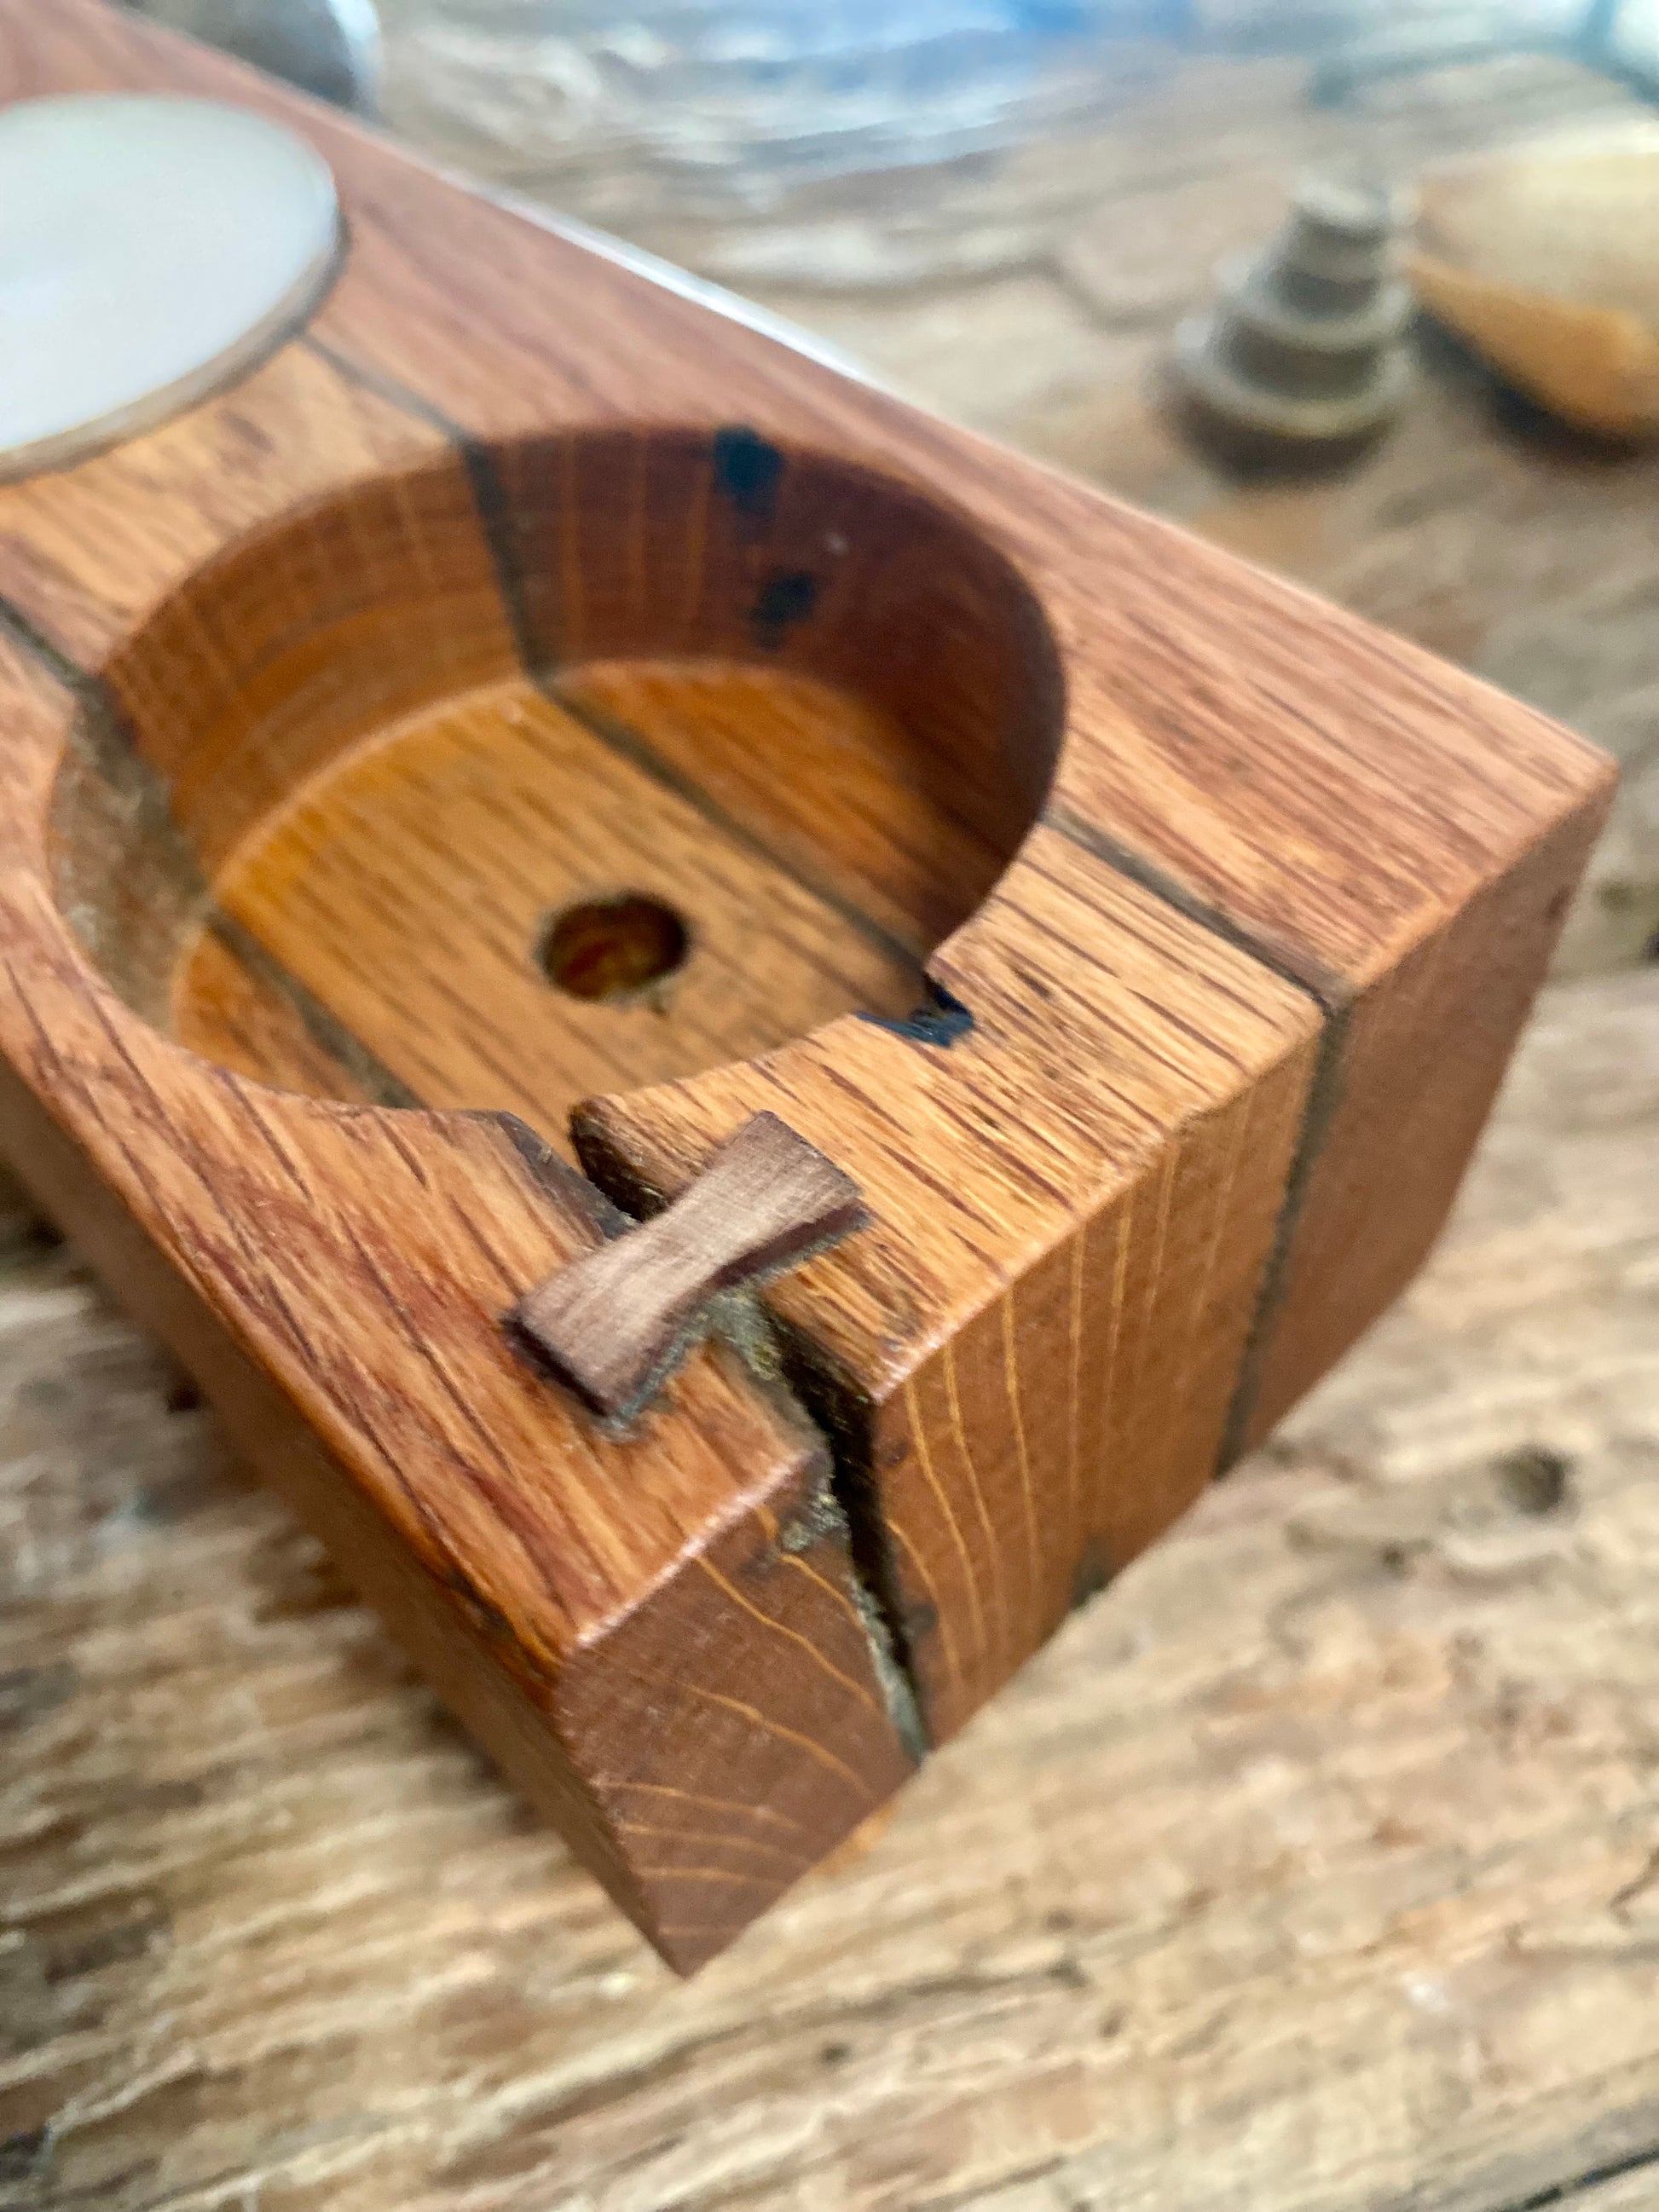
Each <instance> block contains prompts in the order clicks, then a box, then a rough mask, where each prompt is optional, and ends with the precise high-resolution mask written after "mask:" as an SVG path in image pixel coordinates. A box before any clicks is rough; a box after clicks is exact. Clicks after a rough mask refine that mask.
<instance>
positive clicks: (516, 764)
mask: <svg viewBox="0 0 1659 2212" xmlns="http://www.w3.org/2000/svg"><path fill="white" fill-rule="evenodd" d="M106 674H107V679H108V684H109V687H110V690H111V692H112V696H113V698H114V700H115V701H116V702H118V715H117V716H116V718H115V719H114V721H113V723H112V726H110V727H107V728H102V729H100V728H97V727H94V726H93V724H92V723H91V722H90V721H88V722H87V723H85V724H83V726H82V730H81V732H80V733H79V737H78V739H77V742H76V745H75V746H74V747H72V748H71V750H70V754H69V756H68V757H67V758H66V760H65V763H64V769H63V771H62V774H61V775H60V777H59V781H58V792H57V797H56V821H55V850H56V854H57V864H58V896H59V898H60V901H61V902H62V904H63V906H64V911H65V912H66V913H67V914H68V915H70V917H71V918H72V920H73V921H75V924H76V927H77V928H78V929H79V930H80V932H81V933H82V938H83V939H84V940H85V941H86V943H87V944H88V946H89V947H90V948H91V949H92V951H94V957H96V958H97V959H98V961H99V962H100V964H101V965H102V967H103V968H104V969H105V971H106V974H108V975H110V976H111V978H112V981H115V983H116V984H117V987H118V988H120V989H121V990H122V992H123V993H124V994H125V996H126V998H127V999H128V1000H129V1002H130V1003H131V1004H133V1005H135V1006H138V1007H140V1008H141V1009H142V1010H143V1012H145V1013H146V1014H147V1015H148V1016H149V1018H150V1019H151V1020H153V1021H155V1022H156V1023H157V1024H160V1025H161V1026H163V1027H165V1028H167V1029H168V1030H170V1031H171V1032H172V1033H173V1035H174V1036H177V1037H179V1039H180V1040H181V1041H182V1042H185V1043H187V1044H189V1045H190V1046H191V1048H194V1049H195V1050H197V1051H198V1052H201V1053H203V1054H205V1055H207V1056H208V1057H210V1058H211V1059H213V1060H218V1061H220V1062H222V1063H223V1064H225V1065H228V1066H234V1067H237V1068H239V1069H241V1070H242V1071H243V1072H245V1073H249V1074H252V1075H256V1076H258V1077H259V1078H260V1079H263V1080H264V1081H266V1082H270V1083H272V1084H276V1085H279V1086H282V1087H286V1088H291V1089H301V1090H311V1091H322V1092H327V1093H331V1094H335V1095H339V1096H344V1097H364V1096H368V1097H381V1098H384V1099H387V1100H396V1101H402V1102H404V1103H408V1102H409V1101H410V1100H419V1101H421V1102H422V1103H426V1104H428V1105H433V1106H439V1105H443V1106H468V1107H495V1108H500V1107H505V1108H508V1109H512V1110H513V1111H514V1112H516V1113H518V1114H520V1115H522V1116H523V1117H524V1118H525V1119H526V1121H529V1122H531V1123H532V1125H533V1126H534V1127H537V1128H538V1129H540V1130H541V1131H542V1132H544V1133H545V1134H546V1135H547V1136H548V1137H549V1138H550V1139H551V1140H553V1141H554V1142H556V1143H561V1144H562V1143H564V1142H566V1141H567V1137H566V1124H567V1121H568V1115H569V1112H570V1109H571V1108H572V1107H573V1106H574V1104H575V1103H577V1102H578V1101H579V1100H580V1099H581V1098H583V1097H588V1096H591V1095H592V1094H595V1093H599V1092H605V1091H625V1090H629V1089H632V1088H635V1087H636V1086H638V1085H644V1084H649V1083H654V1082H661V1081H665V1080H668V1079H674V1078H678V1077H681V1076H685V1075H689V1074H692V1073H697V1072H699V1071H700V1070H702V1069H704V1068H707V1067H710V1066H717V1065H720V1063H722V1062H725V1061H728V1060H738V1059H748V1058H751V1057H753V1056H754V1055H755V1054H759V1053H763V1052H766V1051H769V1050H770V1049H772V1048H775V1047H776V1046H778V1045H780V1044H782V1043H784V1042H787V1041H788V1040H789V1039H791V1038H793V1037H796V1036H802V1035H805V1034H806V1033H808V1032H810V1031H811V1030H816V1029H817V1028H819V1027H821V1026H822V1025H823V1024H824V1023H825V1022H828V1021H829V1020H831V1019H833V1018H835V1017H836V1016H837V1015H840V1014H844V1013H848V1012H862V1013H867V1014H871V1015H873V1016H875V1017H877V1018H890V1019H902V1018H904V1017H905V1016H907V1015H908V1014H909V1013H911V1012H914V1011H915V1008H916V1007H917V1006H918V1005H919V1004H921V1003H922V1002H923V1001H924V1000H925V999H926V995H927V985H926V980H925V976H924V973H923V964H924V963H925V961H926V959H927V955H928V954H929V952H930V951H932V950H933V946H934V945H937V944H938V943H939V941H940V939H942V938H944V937H945V936H946V935H947V934H949V933H950V932H951V931H952V930H954V929H955V928H956V927H957V926H958V925H959V924H960V923H962V922H963V921H965V920H966V919H967V918H968V917H969V915H972V914H973V913H974V912H975V909H976V908H978V907H979V906H980V904H981V902H983V900H984V898H985V896H986V895H987V892H988V891H989V890H991V888H992V886H993V885H994V884H995V882H996V881H997V879H998V878H999V877H1000V875H1001V873H1002V872H1003V871H1004V869H1005V868H1006V866H1007V864H1008V862H1009V860H1010V859H1011V858H1012V854H1014V852H1015V850H1016V848H1018V845H1019V843H1020V842H1021V840H1022V839H1023V838H1024V835H1025V833H1026V831H1027V829H1029V828H1030V824H1031V823H1032V822H1033V820H1034V819H1035V818H1036V814H1037V813H1038V811H1040V809H1041V807H1042V802H1043V799H1044V796H1045V794H1046V792H1047V789H1048V781H1049V777H1050V775H1051V774H1052V770H1053V767H1054V757H1055V753H1056V750H1057V746H1058V742H1059V733H1060V723H1061V719H1062V712H1061V710H1062V702H1061V695H1060V674H1059V668H1058V662H1057V657H1056V654H1055V652H1054V646H1053V643H1052V641H1051V640H1050V637H1049V634H1048V626H1047V624H1046V623H1045V621H1044V618H1043V617H1042V611H1041V610H1040V609H1039V607H1038V606H1037V604H1036V600H1035V599H1034V598H1033V596H1032V594H1031V592H1030V590H1029V589H1028V587H1027V586H1025V584H1024V581H1023V580H1022V579H1021V578H1020V576H1019V575H1018V572H1017V571H1016V570H1015V569H1014V568H1013V567H1012V564H1011V563H1010V562H1008V561H1007V560H1006V558H1005V557H1004V556H1003V555H1002V554H1001V553H1000V551H998V550H996V549H995V548H994V546H992V545H991V544H987V542H986V541H985V539H984V538H981V536H980V535H979V534H978V533H977V532H976V531H975V528H974V527H973V526H971V525H969V523H968V522H967V521H966V520H964V519H963V518H962V517H961V516H959V515H958V514H957V513H955V512H954V511H953V510H952V509H951V508H950V507H947V506H945V505H944V504H942V503H941V502H939V501H934V500H933V499H932V498H930V497H928V496H927V495H924V494H922V493H921V492H920V491H918V490H916V489H913V488H911V487H910V486H909V485H908V484H905V483H901V482H898V481H897V480H896V479H892V478H890V477H885V476H883V475H880V474H878V473H877V472H875V471H871V470H869V469H866V468H864V467H861V466H855V465H851V464H848V463H845V462H842V461H838V460H836V459H833V458H831V457H829V456H827V455H824V454H822V453H815V452H803V451H795V450H789V451H784V450H781V449H779V448H777V447H773V446H771V445H769V444H768V443H767V442H766V441H764V440H763V439H761V438H759V437H757V435H755V434H753V433H752V432H750V431H739V430H727V431H713V432H711V431H707V430H678V429H653V430H648V431H645V430H641V431H635V430H617V431H592V432H587V433H581V434H576V435H568V436H561V437H550V438H547V439H537V440H530V441H525V442H523V443H521V444H517V445H513V446H510V447H501V448H498V449H495V451H493V452H491V453H488V454H487V455H485V456H484V457H483V466H482V469H475V470H474V471H472V472H471V473H469V471H467V470H465V469H464V468H463V467H462V466H461V465H460V464H459V462H455V463H453V464H452V463H449V462H439V463H435V464H432V465H428V466H425V467H422V468H421V469H418V470H416V471H411V472H410V473H409V474H407V475H404V476H401V477H397V478H395V479H384V480H377V481H373V482H369V483H365V484H362V485H360V486H358V487H356V488H355V489H352V490H351V491H349V493H346V494H343V495H340V496H339V497H337V498H335V499H332V500H330V501H325V503H323V504H321V505H320V506H317V507H313V508H311V509H309V510H308V511H307V512H306V513H302V514H298V515H295V516H294V517H292V518H291V519H289V520H285V521H283V523H282V524H280V525H278V526H275V527H273V528H270V529H267V530H264V531H263V532H259V533H258V535H257V536H256V537H254V538H251V539H249V540H247V541H246V542H244V543H242V544H238V545H236V546H234V547H233V548H231V549H230V550H229V551H228V552H227V553H226V554H224V555H222V556H221V557H220V558H219V559H218V560H217V561H216V562H214V563H213V564H212V565H211V566H210V568H207V569H205V570H204V571H203V572H201V573H199V574H197V575H196V576H194V577H193V578H191V580H190V581H189V583H188V585H187V586H185V588H184V589H182V590H181V591H180V592H179V593H178V594H177V595H176V597H175V598H174V599H173V600H171V601H169V602H168V603H167V605H164V606H163V607H162V608H161V611H159V612H158V613H157V614H156V615H155V617H153V619H151V620H150V621H149V623H147V624H146V625H145V626H144V627H143V629H141V630H140V631H139V632H138V633H137V635H135V636H134V637H132V638H131V640H130V641H128V642H127V644H126V645H125V646H124V647H122V649H121V650H120V651H119V653H118V654H117V656H116V658H115V659H114V661H113V662H112V665H111V666H110V667H109V669H108V670H107V671H106ZM623 894H626V897H625V898H624V897H623ZM584 911H586V920H585V921H582V922H581V923H580V924H579V923H577V922H575V921H573V920H572V917H573V916H578V917H580V916H582V915H584ZM596 915H598V916H599V917H601V918H604V917H605V916H606V915H608V916H609V920H610V922H611V924H615V923H616V922H617V919H618V916H619V915H621V916H623V917H624V918H626V919H628V920H629V921H630V925H631V923H632V922H639V923H640V924H641V930H642V932H643V934H642V935H640V936H638V937H636V938H635V939H634V940H633V941H632V942H631V945H630V946H629V947H624V948H620V949H619V948H617V947H615V946H613V947H611V953H615V954H616V955H617V959H618V960H619V961H620V962H621V964H620V965H616V964H613V965H611V966H609V967H607V965H606V961H607V959H608V958H609V957H611V956H610V954H608V953H607V952H606V951H605V948H604V947H602V946H601V947H599V948H598V950H597V951H596V948H595V944H594V941H593V940H592V939H591V938H590V939H587V940H586V941H585V945H584V946H583V947H582V948H579V957H577V959H576V965H575V970H574V972H575V973H576V974H577V975H578V981H579V985H580V984H590V985H591V984H594V983H597V984H598V985H599V987H593V988H588V987H573V986H572V985H570V984H568V983H567V984H566V987H563V988H550V966H549V964H547V963H549V962H550V959H552V957H554V955H555V953H556V950H557V947H556V943H555V940H556V939H557V936H558V932H559V931H560V930H561V929H563V928H566V927H567V926H568V927H571V928H574V929H579V928H580V927H587V928H590V929H591V928H592V926H593V918H594V916H596ZM653 917H654V919H653ZM664 917H666V920H665V921H664V919H663V918H664ZM550 918H551V925H550ZM647 919H650V920H651V921H652V930H654V931H655V932H656V934H655V935H654V936H653V935H652V931H651V930H644V922H645V921H646V920H647ZM550 926H551V927H552V928H553V937H552V938H550V934H549V931H550ZM647 937H648V938H650V942H648V943H647V942H646V941H645V939H646V938H647ZM564 949H565V950H568V949H569V947H568V946H566V947H565V948H564ZM561 957H562V956H561ZM629 959H631V960H633V961H634V962H635V969H629V970H628V972H627V974H624V972H623V970H624V969H625V968H626V965H627V962H628V960H629ZM641 963H642V964H641ZM647 969H651V970H652V972H651V973H650V974H647V973H646V972H645V971H646V970H647ZM555 980H560V979H558V978H557V977H556V976H555Z"/></svg>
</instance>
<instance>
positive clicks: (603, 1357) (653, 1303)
mask: <svg viewBox="0 0 1659 2212" xmlns="http://www.w3.org/2000/svg"><path fill="white" fill-rule="evenodd" d="M868 1218H869V1217H868V1215H867V1214H866V1212H865V1210H864V1207H863V1205H862V1203H861V1202H860V1198H859V1189H858V1185H857V1184H856V1183H855V1182H854V1181H853V1179H852V1177H851V1176H847V1175H843V1174H842V1171H841V1170H840V1169H839V1168H838V1167H836V1164H835V1163H834V1162H833V1161H832V1160H827V1159H825V1158H824V1156H823V1153H822V1152H819V1151H818V1149H817V1146H814V1145H809V1144H808V1143H807V1141H806V1139H805V1138H804V1137H798V1136H797V1135H796V1134H795V1132H794V1131H793V1129H792V1128H790V1127H788V1126H787V1124H786V1123H785V1122H782V1121H779V1119H778V1117H777V1115H775V1114H757V1115H755V1117H754V1119H753V1120H752V1121H749V1122H746V1123H745V1124H744V1127H742V1128H741V1129H739V1130H738V1133H737V1135H736V1136H735V1137H733V1138H732V1140H731V1142H730V1143H729V1144H726V1145H724V1146H721V1148H720V1151H719V1152H717V1153H716V1154H715V1155H714V1158H713V1160H711V1161H710V1163H709V1164H708V1167H707V1168H706V1169H705V1170H703V1172H702V1175H700V1176H698V1177H697V1179H696V1182H694V1183H692V1184H690V1186H689V1187H688V1188H686V1189H685V1190H684V1192H683V1193H682V1194H681V1195H680V1196H679V1197H678V1199H676V1200H675V1201H674V1203H673V1205H672V1206H669V1207H668V1208H667V1210H666V1211H665V1212H662V1213H659V1214H658V1215H656V1216H655V1217H654V1218H653V1219H652V1220H650V1221H647V1222H643V1223H641V1225H640V1226H639V1227H638V1228H636V1229H630V1230H629V1231H627V1232H626V1233H625V1234H624V1235H623V1236H621V1237H617V1238H616V1239H615V1240H614V1241H613V1242H612V1243H608V1244H602V1245H601V1246H600V1247H599V1249H598V1250H597V1251H596V1252H590V1253H588V1254H587V1255H586V1256H585V1257H584V1258H582V1259H580V1260H573V1261H571V1262H570V1264H569V1265H568V1267H561V1268H560V1269H559V1270H558V1272H557V1273H556V1274H553V1275H550V1276H549V1277H548V1279H547V1280H546V1281H545V1282H544V1283H543V1284H542V1285H540V1286H539V1287H538V1289H536V1290H533V1291H530V1292H529V1293H528V1294H527V1295H526V1297H523V1298H522V1299H520V1302H519V1304H518V1305H517V1306H515V1307H514V1309H513V1313H512V1315H511V1316H510V1326H511V1327H512V1328H513V1331H514V1333H515V1334H517V1335H518V1336H519V1337H520V1339H521V1340H523V1341H524V1342H525V1343H526V1345H527V1346H529V1347H530V1348H531V1349H532V1351H533V1352H534V1353H535V1355H536V1357H537V1358H538V1359H539V1360H540V1361H541V1362H542V1363H543V1364H544V1365H545V1366H547V1367H548V1368H550V1370H552V1372H553V1373H554V1374H555V1375H556V1376H557V1377H558V1378H559V1380H560V1381H561V1382H562V1383H568V1386H569V1387H570V1389H573V1390H574V1392H575V1393H576V1395H577V1396H578V1397H579V1398H580V1399H581V1401H582V1402H583V1403H584V1404H585V1405H586V1406H588V1407H592V1410H593V1412H595V1413H603V1414H606V1415H608V1416H610V1417H611V1419H626V1418H627V1417H628V1416H629V1414H630V1413H637V1412H638V1411H639V1409H640V1407H641V1406H642V1405H643V1404H644V1403H645V1401H646V1400H647V1398H648V1397H649V1396H650V1395H651V1394H652V1392H653V1390H655V1389H657V1388H658V1387H659V1384H660V1383H662V1382H663V1381H664V1380H665V1377H666V1376H667V1374H668V1372H669V1370H671V1367H672V1366H673V1365H674V1364H675V1363H676V1361H677V1360H678V1358H681V1357H683V1356H684V1353H685V1352H687V1351H689V1350H690V1346H691V1345H692V1344H693V1343H694V1342H695V1341H696V1337H697V1334H698V1333H699V1329H700V1326H701V1325H702V1322H703V1321H704V1319H705V1318H706V1316H707V1312H708V1305H709V1302H710V1301H711V1299H713V1298H714V1297H717V1296H718V1295H719V1293H720V1291H732V1290H738V1289H740V1288H742V1287H744V1285H756V1284H759V1283H763V1282H765V1281H767V1280H769V1279H770V1278H771V1277H772V1276H774V1275H776V1274H779V1273H781V1272H782V1271H783V1270H784V1269H785V1268H786V1267H797V1266H799V1263H800V1262H801V1261H803V1260H805V1259H809V1258H810V1257H811V1255H813V1254H814V1253H816V1252H823V1251H827V1250H828V1249H829V1246H830V1245H832V1244H836V1243H840V1241H841V1239H842V1237H846V1236H848V1235H850V1234H851V1232H852V1231H854V1230H855V1229H860V1228H862V1227H863V1226H864V1225H865V1224H866V1221H867V1220H868Z"/></svg>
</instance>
